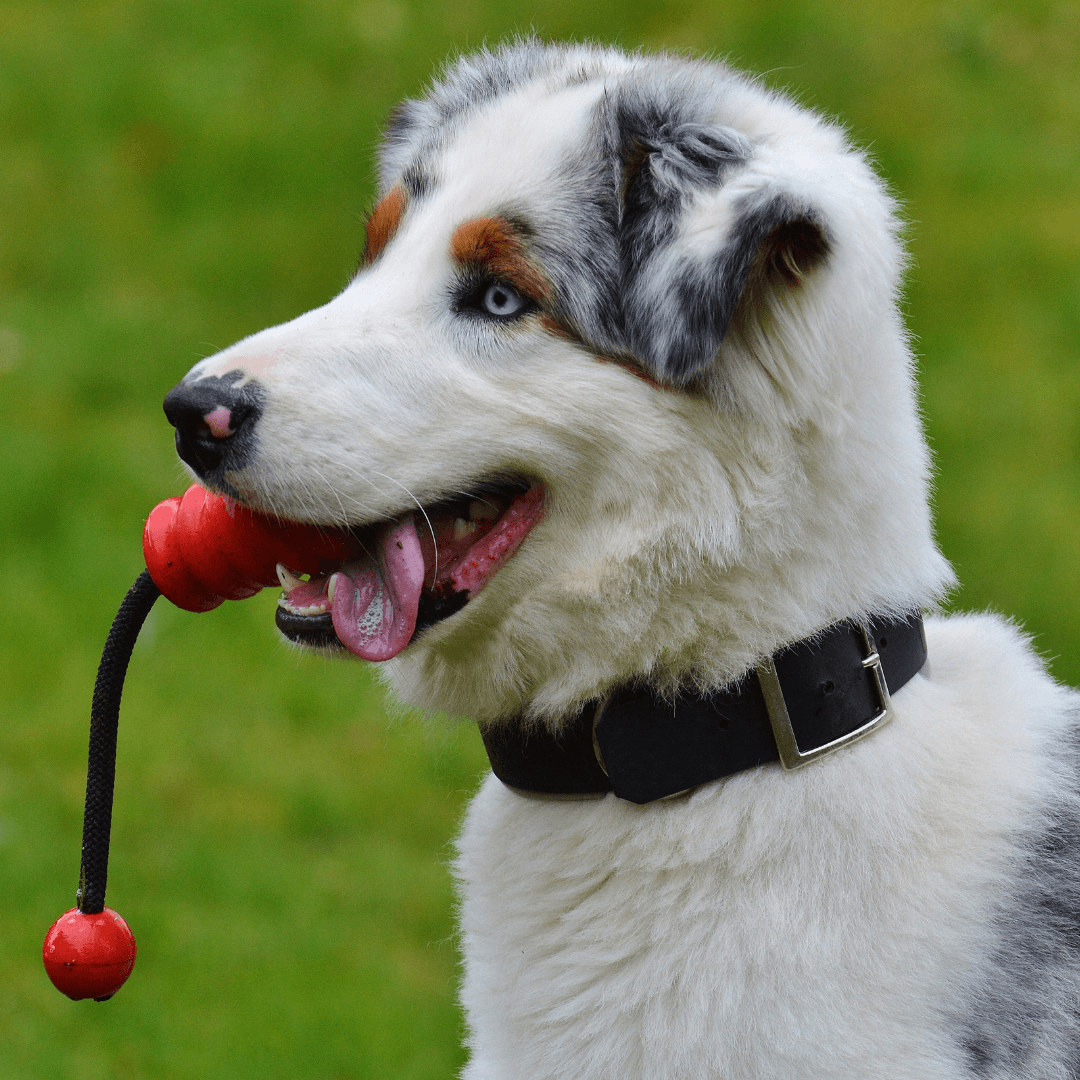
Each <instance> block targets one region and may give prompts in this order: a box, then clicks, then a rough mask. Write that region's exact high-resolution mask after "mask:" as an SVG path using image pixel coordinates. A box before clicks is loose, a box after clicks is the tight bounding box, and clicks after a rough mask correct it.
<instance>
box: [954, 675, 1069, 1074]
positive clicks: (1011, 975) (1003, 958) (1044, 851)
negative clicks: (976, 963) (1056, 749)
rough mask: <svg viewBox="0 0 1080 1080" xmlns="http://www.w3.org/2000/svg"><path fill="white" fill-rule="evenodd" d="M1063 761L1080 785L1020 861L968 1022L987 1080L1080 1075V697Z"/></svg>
mask: <svg viewBox="0 0 1080 1080" xmlns="http://www.w3.org/2000/svg"><path fill="white" fill-rule="evenodd" d="M1072 716H1073V719H1074V727H1073V730H1072V732H1071V737H1070V740H1069V742H1068V744H1067V745H1065V746H1063V747H1062V756H1063V758H1064V759H1065V760H1066V761H1067V762H1068V765H1069V767H1070V769H1071V770H1072V775H1073V777H1074V783H1073V787H1072V789H1071V790H1070V791H1069V792H1067V793H1065V794H1061V795H1059V797H1058V798H1057V799H1056V800H1055V801H1054V803H1053V804H1052V805H1051V806H1050V807H1049V808H1048V810H1047V819H1046V824H1045V827H1044V828H1043V829H1042V830H1040V831H1039V832H1038V833H1037V834H1034V835H1031V836H1029V837H1028V838H1027V839H1026V841H1025V842H1024V844H1023V845H1022V847H1021V849H1020V851H1019V852H1018V856H1017V865H1016V869H1015V882H1016V884H1015V886H1014V887H1013V888H1012V889H1011V890H1010V891H1009V893H1008V894H1007V895H1006V897H1005V898H1004V900H1003V901H1002V903H1001V906H1000V910H999V913H998V916H997V919H996V923H997V941H996V943H995V947H994V951H993V955H992V964H991V965H990V967H989V970H988V972H987V973H986V974H985V976H984V977H983V979H982V981H981V983H980V985H978V986H977V987H976V988H975V990H974V991H973V993H972V994H971V997H970V999H969V1000H968V1001H967V1002H965V1010H964V1016H963V1018H962V1020H961V1030H962V1035H961V1042H962V1046H963V1049H964V1051H965V1052H966V1054H967V1057H968V1060H969V1061H970V1064H971V1071H972V1074H973V1075H974V1076H977V1077H980V1078H982V1080H1006V1078H1008V1080H1026V1078H1030V1080H1035V1078H1038V1080H1050V1078H1055V1080H1057V1078H1061V1080H1065V1078H1075V1077H1080V696H1078V697H1077V698H1076V699H1075V702H1074V706H1073V709H1072Z"/></svg>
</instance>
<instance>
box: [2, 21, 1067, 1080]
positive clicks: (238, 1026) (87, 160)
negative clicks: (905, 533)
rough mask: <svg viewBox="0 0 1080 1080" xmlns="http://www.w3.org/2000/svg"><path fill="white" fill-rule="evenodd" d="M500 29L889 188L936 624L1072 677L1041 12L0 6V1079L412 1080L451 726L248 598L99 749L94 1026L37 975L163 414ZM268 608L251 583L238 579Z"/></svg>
mask: <svg viewBox="0 0 1080 1080" xmlns="http://www.w3.org/2000/svg"><path fill="white" fill-rule="evenodd" d="M530 28H535V29H537V30H539V31H540V32H542V33H544V34H548V35H551V36H553V37H559V38H562V37H570V36H574V37H582V36H589V37H594V38H597V39H600V40H603V41H609V42H617V43H619V44H622V45H625V46H630V47H636V46H641V45H643V46H645V47H648V48H654V47H672V48H677V49H690V50H693V51H695V52H704V53H711V54H714V55H725V56H728V57H729V58H730V59H731V60H732V61H733V62H734V63H736V64H738V65H740V66H743V67H745V68H748V69H752V70H755V71H762V72H767V73H768V74H767V78H768V81H769V83H770V84H772V85H775V86H785V87H790V88H791V89H793V90H794V91H795V92H796V93H797V94H798V96H799V97H800V98H801V100H803V101H804V102H806V103H807V104H810V105H813V106H815V107H817V108H820V109H823V110H824V111H825V112H827V113H829V114H831V115H834V116H837V117H840V118H842V119H843V120H844V121H845V122H846V123H847V124H849V125H850V129H851V131H852V133H853V135H854V137H855V138H856V139H857V140H858V142H859V143H860V144H862V145H863V146H865V147H867V148H869V150H870V151H871V153H872V154H873V156H874V158H875V159H876V161H877V163H878V165H879V167H880V169H881V171H882V172H883V173H884V175H885V176H886V177H887V178H888V179H889V181H890V183H891V184H892V186H893V188H894V190H895V191H896V192H897V193H898V194H899V195H900V196H901V197H902V199H903V200H904V204H905V207H906V214H907V217H908V219H909V221H910V223H911V227H910V244H911V250H912V253H913V256H914V262H913V268H912V271H911V274H910V277H909V281H908V288H907V294H906V304H907V311H908V316H909V321H910V325H911V327H912V330H913V332H914V334H915V336H916V345H917V349H918V352H919V356H920V363H921V380H922V387H923V394H924V407H925V412H926V416H927V423H928V428H929V433H930V436H931V439H932V441H933V447H934V451H935V454H936V457H937V464H938V468H939V471H940V475H939V480H938V487H937V520H938V527H939V532H940V538H941V542H942V544H943V546H944V549H945V551H946V553H947V554H948V556H949V557H950V558H951V559H952V560H953V562H954V563H955V565H956V567H957V570H958V572H959V575H960V578H961V581H962V582H963V587H962V589H961V591H959V592H958V593H957V595H956V597H955V598H954V601H953V602H954V604H955V606H957V607H959V608H984V607H987V606H990V607H993V608H995V609H996V610H999V611H1002V612H1006V613H1008V614H1010V615H1014V616H1016V617H1017V618H1019V619H1021V620H1022V621H1023V622H1024V624H1025V625H1026V626H1027V628H1028V629H1029V631H1030V632H1031V633H1032V634H1034V635H1035V636H1036V642H1037V645H1038V647H1039V649H1040V650H1041V651H1042V652H1043V653H1044V654H1045V655H1046V656H1047V657H1049V658H1050V663H1051V667H1052V669H1053V671H1054V673H1055V674H1056V675H1057V676H1058V677H1060V678H1062V679H1064V680H1067V681H1071V682H1074V683H1075V682H1078V681H1080V649H1078V645H1080V604H1078V599H1080V595H1078V594H1080V588H1078V584H1077V569H1078V564H1080V551H1078V545H1077V541H1076V528H1077V522H1078V511H1080V435H1078V428H1077V417H1078V415H1080V364H1078V359H1080V357H1078V344H1077V342H1078V339H1080V268H1078V266H1080V258H1078V256H1080V186H1078V179H1080V8H1078V7H1077V6H1076V5H1075V4H1074V3H1069V2H1036V0H1015V2H1012V3H1005V2H990V0H986V2H971V3H948V4H942V3H922V2H918V0H907V2H895V0H881V2H878V3H875V4H870V5H868V4H865V3H862V2H855V0H839V2H834V3H825V2H822V0H802V2H800V0H775V2H770V3H768V4H763V3H750V2H747V0H730V2H716V0H709V2H696V0H679V2H672V3H656V2H650V3H641V2H638V0H633V2H630V3H623V4H619V5H609V6H605V5H597V6H585V7H580V6H579V5H577V4H574V3H571V2H569V0H548V2H547V3H545V4H543V5H533V6H529V5H523V4H514V5H510V4H505V3H501V2H496V0H459V2H457V3H438V2H430V0H390V2H370V3H369V2H356V0H348V2H346V0H308V2H300V0H212V2H211V0H185V2H180V0H171V2H169V0H161V2H153V0H77V2H74V0H72V2H54V3H49V2H47V0H4V2H3V4H2V5H0V558H2V560H3V562H2V566H3V576H2V581H3V588H2V589H0V665H2V667H0V672H2V696H0V701H2V706H0V707H2V716H0V985H2V987H3V993H2V994H0V1077H3V1078H4V1080H24V1078H25V1080H30V1078H33V1080H42V1078H79V1080H96V1078H104V1077H109V1078H136V1077H139V1078H142V1077H155V1078H157V1077H163V1078H164V1077H168V1078H172V1077H177V1078H189V1077H200V1078H201V1077H208V1078H218V1077H220V1078H230V1080H241V1078H247V1077H252V1078H254V1077H259V1078H261V1080H274V1078H279V1077H281V1078H284V1077H290V1078H323V1077H327V1078H344V1077H349V1078H352V1077H384V1076H395V1077H408V1078H422V1077H423V1078H427V1077H450V1076H452V1075H453V1074H454V1072H455V1070H456V1069H457V1068H458V1067H459V1066H460V1064H461V1062H462V1060H463V1055H462V1051H461V1050H460V1048H459V1038H460V1032H461V1020H460V1016H459V1014H458V1012H457V1010H456V1007H455V1004H454V987H455V979H456V977H457V957H456V951H455V946H454V941H453V928H452V919H451V914H452V911H451V893H450V885H449V876H448V872H447V867H446V861H447V858H448V855H449V847H448V845H449V841H450V838H451V837H452V835H453V832H454V828H455V823H456V821H457V820H458V818H459V815H460V813H461V810H462V806H463V804H464V803H465V801H466V799H467V798H468V796H469V794H470V792H471V791H472V790H473V789H474V788H475V786H476V784H477V781H478V777H479V776H480V773H481V771H482V766H483V757H482V753H481V751H480V748H479V744H478V739H477V737H476V734H475V732H474V731H471V730H469V729H468V728H462V729H459V730H456V731H448V730H445V729H439V728H436V729H432V728H428V727H425V725H424V724H422V723H421V722H419V721H418V720H416V719H410V718H404V719H402V718H398V719H396V720H393V719H389V718H388V715H387V710H386V705H385V703H384V701H383V698H382V696H381V693H380V691H379V690H378V689H377V687H376V684H375V682H374V681H373V679H372V677H371V675H370V673H369V672H368V671H366V670H364V669H363V668H361V667H360V666H359V665H355V664H346V663H337V664H334V663H324V662H322V661H319V660H313V659H303V660H302V659H297V658H296V657H294V656H293V655H292V654H291V653H289V652H288V651H286V650H285V649H284V648H283V647H282V646H281V645H279V644H278V643H277V642H276V640H275V633H274V630H273V620H272V609H273V604H274V598H273V597H272V596H270V595H267V594H263V595H261V596H260V597H258V598H257V599H255V600H252V601H249V602H247V603H244V604H229V605H226V606H225V607H224V608H222V609H219V610H218V611H216V612H214V613H213V614H209V615H203V616H198V617H196V616H193V615H189V614H186V613H183V612H180V611H178V610H175V609H173V608H171V607H168V606H166V605H164V604H161V605H159V607H158V609H157V610H156V611H155V613H154V615H153V616H152V622H151V623H150V624H149V625H148V629H147V632H146V633H145V635H144V638H143V639H142V640H141V641H140V643H139V646H138V648H137V651H136V654H135V658H134V662H133V666H132V672H131V677H130V679H129V682H128V690H127V696H126V702H125V712H124V716H123V718H122V723H121V745H120V759H119V781H118V786H117V821H116V826H115V830H114V855H113V861H112V872H111V876H110V891H109V900H110V904H112V905H114V906H115V907H117V908H119V909H120V910H121V911H122V912H123V913H124V914H125V916H126V917H127V918H128V920H129V921H130V922H131V924H132V925H133V927H134V929H135V931H136V934H137V935H138V939H139V945H140V959H139V964H138V967H137V968H136V971H135V974H134V976H133V977H132V979H131V981H130V983H129V984H128V986H127V987H126V988H125V989H124V991H123V992H122V993H121V994H120V995H118V996H117V998H116V999H115V1000H114V1001H112V1002H110V1003H109V1004H107V1005H98V1004H94V1003H83V1004H78V1005H76V1004H73V1003H71V1002H69V1001H68V1000H67V999H65V998H63V997H61V996H60V995H59V994H57V993H56V992H55V991H54V990H53V989H52V988H51V986H50V985H49V984H48V983H47V981H46V979H45V976H44V974H43V972H42V968H41V964H40V959H39V949H40V942H41V938H42V936H43V934H44V932H45V930H46V928H47V927H48V925H49V924H50V922H51V921H52V920H53V919H54V918H55V917H56V916H57V915H58V914H59V913H60V912H61V911H62V910H63V909H64V908H66V907H68V906H70V904H71V902H72V899H73V890H74V886H75V880H76V874H77V868H78V843H79V827H80V824H79V823H80V808H81V799H82V788H83V782H84V768H85V739H86V720H87V713H88V706H89V699H90V689H91V685H92V679H93V675H94V670H95V666H96V663H97V659H98V656H99V653H100V648H101V645H102V643H103V641H104V637H105V633H106V631H107V628H108V625H109V622H110V620H111V618H112V616H113V614H114V612H115V610H116V607H117V604H118V602H119V600H120V598H121V596H122V595H123V593H124V590H125V589H126V588H127V586H128V585H129V584H130V582H131V581H132V579H133V578H134V576H135V574H136V573H137V571H138V570H139V568H140V553H139V536H140V531H141V527H142V520H143V517H144V516H145V514H146V513H147V511H148V510H149V509H150V507H151V506H152V505H153V504H154V503H156V502H157V501H158V500H159V499H161V498H164V497H166V496H168V495H171V494H174V493H176V492H178V491H180V490H181V489H182V486H183V481H182V479H181V474H180V470H179V469H178V466H177V464H176V462H175V459H174V456H173V451H172V439H171V430H170V429H169V428H168V427H167V426H166V424H165V422H164V420H163V417H162V414H161V409H160V402H161V399H162V397H163V395H164V393H165V391H166V390H167V389H168V388H169V387H170V386H172V385H173V384H174V383H175V382H176V381H177V380H178V378H179V377H180V376H181V375H182V374H183V373H184V372H185V371H186V370H187V368H188V367H189V366H190V365H191V364H192V363H193V362H194V361H195V360H197V359H198V358H200V357H202V356H204V355H206V354H208V353H209V352H211V351H212V350H214V349H217V348H220V347H222V346H225V345H227V344H229V343H230V342H232V341H233V340H235V339H236V338H238V337H240V336H242V335H244V334H247V333H250V332H252V331H254V330H257V329H259V328H261V327H263V326H265V325H268V324H270V323H274V322H279V321H281V320H284V319H288V318H290V317H292V316H294V315H296V314H298V313H300V312H302V311H304V310H305V309H307V308H309V307H311V306H314V305H317V304H320V303H322V302H324V301H325V300H326V299H328V298H329V297H330V296H331V295H333V294H334V293H335V292H336V291H337V290H338V289H340V288H341V286H342V285H343V284H344V283H345V281H346V279H347V277H348V274H349V272H350V270H351V269H352V267H353V266H354V264H355V261H356V257H357V253H358V250H359V248H360V246H361V242H362V219H363V212H364V210H365V208H366V207H367V205H368V204H369V201H370V199H371V195H372V178H373V167H372V150H373V146H374V144H375V141H376V138H377V133H378V130H379V127H380V124H381V123H382V122H383V120H384V118H385V117H386V115H387V113H388V111H389V109H390V108H391V106H392V105H393V103H394V102H395V101H397V100H398V99H399V98H401V97H402V96H404V95H406V94H416V93H418V92H419V91H420V90H421V87H422V86H423V84H424V81H425V79H426V78H427V77H428V75H429V73H430V72H431V71H432V69H433V67H434V66H435V65H437V64H438V63H439V62H440V61H441V60H442V59H443V58H444V57H445V56H446V55H447V54H448V53H450V52H453V51H458V50H463V49H468V48H470V47H473V46H476V45H478V44H480V43H481V42H483V41H485V40H488V41H491V40H497V39H499V38H501V37H503V36H505V35H507V34H510V33H513V32H515V31H519V30H527V29H530ZM268 592H269V590H268Z"/></svg>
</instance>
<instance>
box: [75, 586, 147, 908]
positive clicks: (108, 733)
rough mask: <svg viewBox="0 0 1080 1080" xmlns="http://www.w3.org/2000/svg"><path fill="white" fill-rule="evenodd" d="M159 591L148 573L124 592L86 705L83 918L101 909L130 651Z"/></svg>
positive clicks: (80, 897)
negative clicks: (87, 743) (87, 744)
mask: <svg viewBox="0 0 1080 1080" xmlns="http://www.w3.org/2000/svg"><path fill="white" fill-rule="evenodd" d="M160 595H161V591H160V590H159V589H158V587H157V586H156V585H155V584H154V579H153V578H152V577H151V576H150V571H149V570H144V571H143V572H142V573H141V574H140V575H139V576H138V577H137V578H136V579H135V584H134V585H132V586H131V588H130V589H129V590H128V594H127V596H125V597H124V602H123V603H122V604H121V605H120V610H119V611H118V612H117V613H116V618H115V619H114V620H113V624H112V629H111V630H110V631H109V636H108V638H107V639H106V641H105V651H104V652H103V653H102V654H101V664H100V665H99V666H98V673H97V682H95V683H94V701H93V704H92V705H91V706H90V755H89V760H88V762H87V766H86V807H85V809H84V811H83V837H82V866H81V868H80V870H79V891H78V892H77V893H76V894H75V904H76V906H77V907H78V909H79V910H80V911H81V912H82V913H83V914H84V915H96V914H97V913H98V912H101V911H104V910H105V885H106V883H107V881H108V878H109V835H110V833H111V831H112V806H113V781H114V780H115V778H116V729H117V724H118V722H119V720H120V696H121V694H123V692H124V676H125V675H126V674H127V668H128V661H129V660H130V659H131V650H132V649H133V648H134V647H135V640H136V638H138V636H139V631H140V630H141V629H142V624H143V623H144V622H145V621H146V616H147V615H149V614H150V609H151V608H152V607H153V606H154V601H155V600H157V598H158V597H159V596H160Z"/></svg>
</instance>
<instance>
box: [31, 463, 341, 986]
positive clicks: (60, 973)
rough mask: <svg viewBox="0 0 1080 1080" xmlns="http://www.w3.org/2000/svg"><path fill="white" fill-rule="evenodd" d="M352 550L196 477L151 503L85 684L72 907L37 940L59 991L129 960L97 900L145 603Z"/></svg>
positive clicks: (127, 937) (196, 594) (113, 921)
mask: <svg viewBox="0 0 1080 1080" xmlns="http://www.w3.org/2000/svg"><path fill="white" fill-rule="evenodd" d="M360 551H361V549H360V544H359V543H358V541H357V540H356V538H355V537H354V536H353V535H352V534H351V533H349V532H348V531H346V530H343V529H327V528H323V527H321V526H316V525H301V524H297V523H295V522H288V521H276V520H274V519H272V518H269V517H265V516H263V515H262V514H256V513H254V512H252V511H251V510H247V509H245V508H244V507H242V506H240V505H239V504H238V503H236V502H234V501H233V500H232V499H227V498H224V497H223V496H221V495H214V494H211V493H210V492H208V491H207V490H206V489H205V488H201V487H199V485H198V484H192V486H191V487H190V488H188V490H187V491H186V492H185V493H184V495H183V496H182V497H177V498H173V499H166V500H165V501H164V502H163V503H159V504H158V505H157V506H156V507H155V508H154V509H153V511H152V512H151V514H150V517H149V518H148V519H147V521H146V529H145V530H144V532H143V555H144V557H145V559H146V566H147V569H146V570H145V571H144V572H143V573H142V574H140V575H139V577H138V579H137V580H136V582H135V584H134V585H133V586H132V587H131V590H130V591H129V592H128V594H127V596H126V597H125V598H124V602H123V603H122V604H121V605H120V610H119V612H118V613H117V616H116V619H115V620H114V622H113V625H112V629H111V630H110V631H109V637H108V640H107V641H106V642H105V651H104V653H103V654H102V657H101V666H100V667H99V668H98V675H97V682H96V683H95V685H94V700H93V704H92V706H91V708H90V755H89V762H88V767H87V772H86V807H85V810H84V812H83V842H82V864H81V868H80V875H79V890H78V893H77V894H76V905H77V906H76V907H74V908H72V909H71V910H70V911H67V912H65V913H64V914H63V915H61V916H60V918H59V919H57V920H56V922H55V923H53V925H52V927H51V928H50V930H49V932H48V934H47V935H46V937H45V944H44V945H43V947H42V957H43V959H44V962H45V970H46V972H47V973H48V976H49V978H50V979H51V980H52V982H53V985H54V986H55V987H56V988H57V989H58V990H59V991H60V992H61V993H63V994H66V995H67V996H68V997H70V998H72V999H74V1000H76V1001H79V1000H82V999H84V998H93V999H94V1000H95V1001H107V1000H108V999H109V998H110V997H112V996H113V994H115V993H116V991H117V990H119V989H120V987H121V986H123V985H124V982H125V981H126V979H127V977H128V976H129V975H130V974H131V970H132V968H133V967H134V966H135V937H134V935H133V934H132V933H131V930H130V928H129V927H128V924H127V923H126V922H124V920H123V919H122V918H121V917H120V916H119V915H117V913H116V912H115V911H113V910H111V909H110V908H107V907H105V886H106V882H107V878H108V864H109V837H110V833H111V830H112V800H113V781H114V778H115V773H116V733H117V724H118V720H119V716H120V696H121V693H122V692H123V687H124V676H125V674H126V673H127V666H128V661H129V660H130V659H131V650H132V649H133V648H134V646H135V639H136V638H137V637H138V636H139V630H140V628H141V627H142V624H143V622H144V621H145V619H146V616H147V615H148V614H149V613H150V609H151V608H152V607H153V606H154V601H155V600H157V598H158V596H161V595H164V596H166V597H167V598H168V599H169V600H171V601H172V602H173V603H174V604H176V606H177V607H181V608H184V609H185V610H186V611H210V610H212V609H213V608H216V607H217V606H218V605H219V604H221V603H222V601H224V600H243V599H245V598H246V597H249V596H254V595H255V593H257V592H258V591H259V590H260V589H261V588H263V586H265V585H275V584H277V580H278V578H277V569H276V568H277V564H278V563H281V564H283V565H284V566H285V567H287V568H288V569H289V570H291V571H292V572H293V573H297V574H317V573H320V572H325V571H327V570H330V569H333V568H334V567H335V566H339V565H340V564H341V563H342V562H345V561H347V560H349V559H351V558H355V557H357V556H358V555H359V554H360Z"/></svg>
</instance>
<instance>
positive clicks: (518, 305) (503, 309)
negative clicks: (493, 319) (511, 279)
mask: <svg viewBox="0 0 1080 1080" xmlns="http://www.w3.org/2000/svg"><path fill="white" fill-rule="evenodd" d="M528 306H529V301H528V300H526V299H525V297H523V296H521V295H520V294H519V293H516V292H514V290H513V289H511V288H510V286H509V285H505V284H504V283H503V282H501V281H493V282H491V284H490V285H488V287H487V288H486V289H485V290H484V295H483V296H482V297H481V299H480V307H481V309H482V310H483V311H485V312H487V314H488V315H496V316H498V317H499V318H502V319H507V318H510V317H511V316H514V315H519V314H520V313H521V312H523V311H524V310H525V309H526V308H527V307H528Z"/></svg>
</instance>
